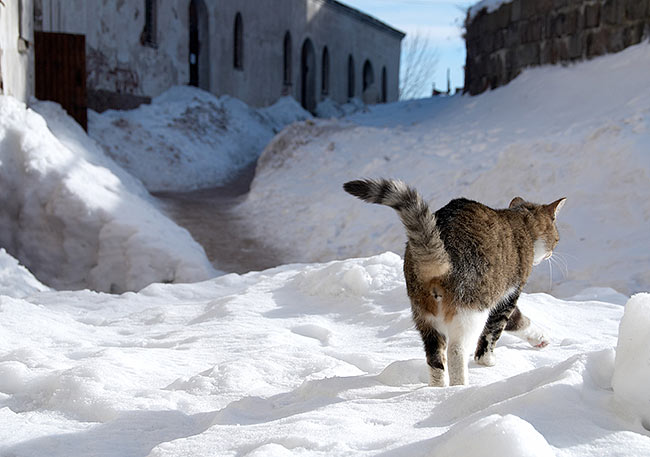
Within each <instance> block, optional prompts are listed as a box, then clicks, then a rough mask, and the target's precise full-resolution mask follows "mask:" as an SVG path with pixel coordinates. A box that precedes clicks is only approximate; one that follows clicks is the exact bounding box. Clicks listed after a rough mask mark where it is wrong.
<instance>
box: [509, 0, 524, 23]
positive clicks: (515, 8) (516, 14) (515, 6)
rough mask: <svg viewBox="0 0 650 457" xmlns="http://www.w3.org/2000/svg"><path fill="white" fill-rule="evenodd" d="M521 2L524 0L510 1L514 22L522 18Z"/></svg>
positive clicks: (511, 18)
mask: <svg viewBox="0 0 650 457" xmlns="http://www.w3.org/2000/svg"><path fill="white" fill-rule="evenodd" d="M521 2H522V0H513V2H512V3H510V20H511V21H512V22H517V21H518V20H520V19H521Z"/></svg>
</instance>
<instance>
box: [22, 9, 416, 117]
mask: <svg viewBox="0 0 650 457" xmlns="http://www.w3.org/2000/svg"><path fill="white" fill-rule="evenodd" d="M33 1H34V29H35V30H37V31H43V32H61V33H70V34H79V35H84V36H85V43H86V45H85V46H86V72H87V79H86V85H87V90H88V106H89V107H91V108H94V109H98V110H101V109H102V108H104V107H116V108H119V107H129V105H130V104H136V105H137V104H138V103H140V102H141V101H143V100H146V99H148V98H150V97H155V96H156V95H158V94H160V93H161V92H163V91H164V90H166V89H167V88H169V87H171V86H173V85H179V84H192V85H195V86H198V87H200V88H202V89H205V90H207V91H210V92H212V93H213V94H215V95H224V94H227V95H231V96H233V97H236V98H238V99H241V100H243V101H244V102H246V103H248V104H250V105H253V106H266V105H269V104H272V103H274V102H275V101H276V100H277V99H278V98H279V97H280V96H282V95H292V96H293V97H295V98H296V99H297V100H298V101H300V102H301V103H302V105H303V106H304V107H306V108H307V109H310V110H313V109H314V108H315V106H316V104H317V103H318V102H319V101H321V100H323V99H325V98H331V99H332V100H334V101H336V102H339V103H344V102H346V101H348V100H349V99H350V98H352V97H358V98H362V99H365V101H366V102H371V103H374V102H386V101H389V102H390V101H396V100H397V98H398V79H399V64H400V47H401V40H402V38H403V37H404V34H403V33H402V32H400V31H398V30H395V29H393V28H392V27H390V26H388V25H386V24H384V23H382V22H380V21H378V20H377V19H374V18H372V17H370V16H368V15H366V14H364V13H362V12H360V11H358V10H355V9H353V8H350V7H348V6H346V5H344V4H342V3H340V2H337V1H335V0H237V1H232V0H117V1H114V0H33ZM102 105H106V106H102Z"/></svg>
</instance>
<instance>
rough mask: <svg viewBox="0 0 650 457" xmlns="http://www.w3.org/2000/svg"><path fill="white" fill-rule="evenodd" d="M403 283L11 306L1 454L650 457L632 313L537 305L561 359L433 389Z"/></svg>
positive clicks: (396, 275)
mask: <svg viewBox="0 0 650 457" xmlns="http://www.w3.org/2000/svg"><path fill="white" fill-rule="evenodd" d="M401 268H402V261H401V259H400V257H399V256H397V255H396V254H393V253H383V254H381V255H378V256H373V257H369V258H359V259H349V260H344V261H333V262H330V263H325V264H296V265H286V266H281V267H278V268H275V269H271V270H267V271H263V272H255V273H248V274H246V275H242V276H240V275H235V274H229V275H225V276H221V277H218V278H215V279H211V280H209V281H206V282H202V283H196V284H153V285H150V286H148V287H146V288H145V289H143V290H141V291H140V292H138V293H133V292H129V293H125V294H123V295H108V294H101V293H94V292H89V291H77V292H56V291H43V292H35V293H33V294H31V295H30V296H28V297H26V298H25V297H24V298H12V297H7V296H2V297H1V298H0V455H11V456H16V457H23V456H42V455H48V456H54V457H56V456H81V455H102V456H116V457H117V456H119V457H129V456H147V455H149V456H156V457H162V456H180V455H193V456H214V455H219V456H235V455H252V456H256V455H258V456H259V455H264V456H267V455H271V456H272V455H279V456H283V455H298V456H300V455H304V456H319V455H323V456H325V455H327V456H343V455H359V456H363V455H388V456H398V457H399V456H409V457H417V456H430V455H436V456H438V455H440V456H447V455H448V456H452V455H463V456H468V457H473V456H479V455H480V456H484V455H495V456H496V455H500V456H505V457H510V456H512V457H515V456H516V457H519V456H524V457H530V456H536V457H537V456H549V455H555V456H571V457H577V456H588V455H594V453H597V454H598V455H603V456H626V455H629V456H638V455H647V454H648V453H650V432H647V431H645V430H644V429H643V428H642V427H641V426H640V425H639V424H638V419H637V420H636V421H635V419H634V418H633V417H630V416H629V413H628V410H626V409H625V408H622V407H621V406H620V405H619V403H618V395H619V393H618V392H613V391H612V388H611V385H612V384H611V379H612V376H613V375H614V373H615V351H614V347H615V346H616V344H617V333H618V326H619V322H620V320H621V317H622V316H623V312H624V307H622V306H620V305H615V304H610V303H606V302H599V301H582V302H569V301H563V300H559V299H556V298H553V297H551V296H549V295H545V294H524V295H523V296H522V297H521V300H520V304H521V307H522V309H523V311H524V312H525V313H526V314H527V315H529V316H531V318H532V319H534V320H535V321H536V322H537V324H538V325H540V326H542V327H543V328H544V329H547V330H548V331H549V332H550V334H551V335H552V339H551V344H550V345H549V346H548V347H547V348H545V349H543V350H536V349H534V348H531V347H530V346H529V345H527V344H526V343H523V342H521V341H520V340H519V339H518V338H516V337H514V336H511V335H504V336H503V338H502V339H501V341H500V342H499V344H498V346H497V349H496V353H497V359H498V363H497V365H496V366H495V367H491V368H486V367H482V366H478V365H476V364H474V363H473V362H472V363H470V385H469V386H458V387H452V388H432V387H428V386H427V385H426V382H427V367H426V362H425V360H424V353H423V350H422V347H421V341H420V337H419V335H418V334H417V331H416V330H415V329H414V328H413V324H412V322H411V317H410V308H409V305H408V300H407V297H406V290H405V286H404V282H403V279H402V271H401ZM26 323H28V324H26ZM644 325H645V324H644ZM648 328H649V327H646V328H645V331H646V333H647V330H648ZM27 329H28V331H26V330H27ZM622 331H623V333H622V335H624V334H625V330H624V328H623V327H622ZM620 345H621V342H620V341H619V346H620ZM617 364H618V361H617V362H616V370H618V366H617ZM639 389H640V388H639Z"/></svg>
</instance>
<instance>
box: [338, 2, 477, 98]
mask: <svg viewBox="0 0 650 457" xmlns="http://www.w3.org/2000/svg"><path fill="white" fill-rule="evenodd" d="M342 1H343V3H345V4H347V5H349V6H351V7H353V8H357V9H359V10H361V11H363V12H364V13H366V14H369V15H371V16H373V17H375V18H377V19H379V20H381V21H383V22H385V23H387V24H388V25H390V26H392V27H394V28H396V29H398V30H401V31H402V32H405V33H406V34H407V35H409V34H415V33H421V34H425V35H427V36H429V38H430V43H431V46H432V47H433V51H435V52H436V54H437V57H438V59H437V65H436V68H435V71H434V73H433V75H432V84H434V83H435V85H436V88H437V89H439V90H446V88H447V69H448V68H449V70H450V77H451V87H452V91H453V90H454V88H455V87H462V86H463V84H464V73H463V66H464V65H465V41H464V40H463V38H462V33H463V29H462V26H463V22H464V20H465V14H466V11H467V8H468V7H469V6H471V5H473V4H474V3H477V1H473V0H469V1H468V0H342ZM430 93H431V87H429V88H428V89H426V90H425V92H424V93H423V94H422V96H428V95H430Z"/></svg>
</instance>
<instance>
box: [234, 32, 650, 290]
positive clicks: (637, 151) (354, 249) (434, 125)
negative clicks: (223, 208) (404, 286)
mask: <svg viewBox="0 0 650 457" xmlns="http://www.w3.org/2000/svg"><path fill="white" fill-rule="evenodd" d="M649 63H650V46H648V44H647V43H643V44H641V45H637V46H634V47H631V48H628V49H627V50H625V51H623V52H621V53H619V54H613V55H608V56H604V57H602V58H598V59H594V60H592V61H588V62H583V63H581V64H579V65H573V66H567V67H559V66H558V67H541V68H535V69H530V70H527V71H525V72H524V73H523V74H522V75H520V76H519V77H518V78H516V79H515V80H514V81H512V82H511V83H510V84H508V85H507V86H504V87H502V88H499V89H497V90H493V91H491V92H489V93H486V94H484V95H481V96H479V97H462V96H454V97H444V98H433V99H426V100H414V101H407V102H401V103H396V104H390V105H378V106H373V107H370V108H369V110H370V112H369V113H357V114H354V115H352V116H350V117H348V118H344V119H342V120H336V119H334V120H331V119H330V120H315V121H312V122H311V123H309V124H307V123H299V124H294V125H292V126H290V127H288V128H287V129H285V130H284V131H283V132H282V133H281V134H280V135H278V136H277V137H276V138H274V140H273V141H272V142H271V143H270V144H269V145H268V146H267V148H266V150H265V151H264V153H263V154H262V156H261V158H260V160H259V162H258V165H257V170H256V176H255V179H254V181H253V183H252V190H251V192H250V194H249V195H248V197H247V200H246V201H244V202H243V203H242V204H241V205H240V206H239V207H238V208H237V211H238V213H239V214H241V215H242V217H243V216H244V215H246V214H254V215H255V217H254V218H251V224H252V226H254V227H255V230H256V233H257V235H258V236H259V237H260V238H262V239H265V240H267V242H269V243H270V244H271V245H273V246H276V247H277V248H278V250H279V251H280V252H284V257H283V258H282V261H283V262H284V263H289V262H322V261H328V260H332V259H342V258H347V257H350V256H368V255H373V254H377V253H380V252H384V251H386V250H390V251H393V252H397V253H402V252H403V249H404V247H403V246H404V242H405V235H404V229H403V227H402V224H401V222H400V221H399V219H398V218H397V216H396V215H395V213H394V211H392V210H391V209H389V208H382V207H378V206H376V205H369V204H364V203H362V202H359V201H358V200H356V199H354V198H351V197H350V196H349V195H348V194H346V193H345V192H343V190H342V189H341V186H342V184H343V183H344V182H346V181H349V180H351V179H358V178H361V177H370V178H372V177H392V178H398V179H402V180H403V181H405V182H407V183H409V184H412V185H414V186H415V187H416V188H417V189H419V190H420V192H421V193H422V194H423V196H424V197H425V198H426V199H427V200H429V201H430V203H431V206H432V208H434V209H437V208H439V207H441V206H443V205H444V204H446V203H447V202H448V201H449V200H451V199H452V198H456V197H459V196H464V197H467V198H470V199H474V200H478V201H481V202H483V203H485V204H487V205H490V206H492V207H506V206H507V205H508V203H509V202H510V200H511V199H512V198H513V197H515V196H522V197H524V198H525V199H528V200H531V201H536V202H543V203H549V202H552V201H554V200H556V199H558V198H560V197H567V203H566V205H565V206H564V208H563V210H562V212H561V213H560V214H559V219H558V224H559V225H558V227H559V232H560V238H561V239H560V243H559V245H558V247H557V250H556V253H555V255H554V256H553V258H552V262H551V263H548V262H547V264H546V265H540V266H539V267H537V268H536V269H535V270H534V273H533V276H532V277H531V280H530V286H529V288H528V289H527V290H529V291H545V292H550V293H553V294H554V295H556V296H560V297H572V296H574V295H576V294H579V293H581V291H582V290H583V289H587V288H593V287H600V288H604V289H603V290H610V291H611V290H613V291H615V292H614V293H616V292H618V293H619V294H622V295H621V296H619V298H618V299H617V302H620V301H623V302H624V301H625V300H626V297H629V296H630V295H631V294H632V293H635V292H642V291H646V290H647V289H648V287H649V285H650V270H649V269H648V268H647V266H648V264H650V250H648V249H641V248H640V247H641V246H649V245H650V200H649V199H648V198H647V196H648V195H650V154H648V148H649V147H650V129H649V126H650V91H648V89H647V68H648V64H649ZM287 221H292V222H291V223H287ZM549 270H550V271H549ZM592 292H593V289H592ZM596 296H597V295H596ZM608 298H609V297H608Z"/></svg>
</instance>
